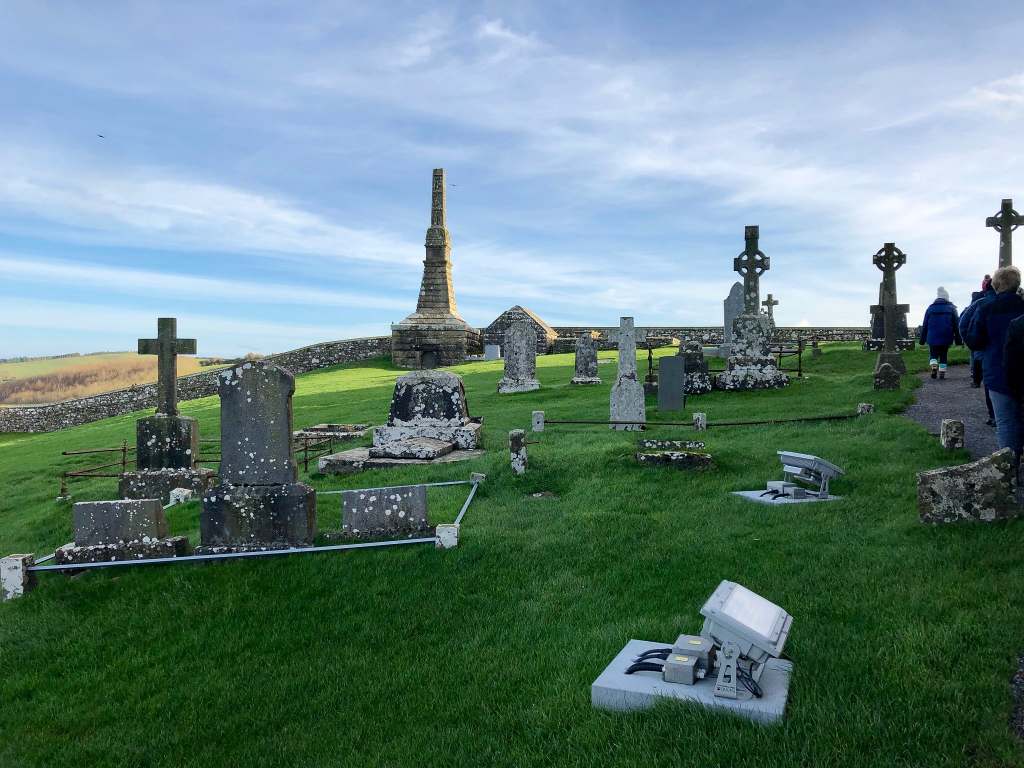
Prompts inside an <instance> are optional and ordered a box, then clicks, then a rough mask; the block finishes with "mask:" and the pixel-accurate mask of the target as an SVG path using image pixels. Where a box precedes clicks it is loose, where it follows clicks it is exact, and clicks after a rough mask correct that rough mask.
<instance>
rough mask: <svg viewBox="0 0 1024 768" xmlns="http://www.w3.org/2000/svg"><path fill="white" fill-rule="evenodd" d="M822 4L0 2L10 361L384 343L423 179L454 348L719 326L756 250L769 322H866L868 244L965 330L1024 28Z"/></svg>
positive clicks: (916, 299)
mask: <svg viewBox="0 0 1024 768" xmlns="http://www.w3.org/2000/svg"><path fill="white" fill-rule="evenodd" d="M832 6H833V4H828V3H795V2H779V1H777V2H771V3H754V2H744V3H739V2H721V3H693V4H690V3H684V2H673V3H664V4H659V3H629V2H625V3H604V2H586V3H584V2H576V3H562V2H551V1H550V0H549V1H548V2H539V3H528V2H517V3H508V4H498V3H486V2H484V3H465V4H446V5H439V4H434V3H430V2H416V3H386V2H385V3H372V4H371V3H334V2H316V1H315V0H313V1H311V2H304V3H294V4H261V3H251V2H250V3H237V4H235V3H218V2H201V3H189V2H175V3H170V2H165V3H124V4H121V3H114V2H104V3H50V2H44V1H43V0H30V1H28V2H20V1H19V0H8V2H5V3H4V4H3V5H2V6H0V116H2V118H3V119H2V120H0V169H2V170H0V276H2V282H0V357H9V356H13V355H23V354H52V353H61V352H69V351H92V350H108V349H128V348H132V347H133V346H134V340H135V339H136V338H137V337H139V336H151V335H153V334H154V333H155V327H156V321H155V318H156V317H157V316H158V315H174V316H177V317H178V318H179V332H180V333H181V334H183V335H187V336H195V337H197V338H198V339H199V352H200V354H240V353H244V352H248V351H258V352H272V351H279V350H284V349H289V348H292V347H296V346H300V345H303V344H307V343H312V342H315V341H321V340H326V339H334V338H345V337H351V336H361V335H377V334H382V333H387V332H388V325H389V323H391V322H393V321H397V320H400V319H401V318H402V317H403V316H405V315H406V314H408V313H409V312H411V311H412V310H413V308H414V307H415V303H416V295H417V289H418V284H419V278H420V269H421V266H420V262H421V260H422V258H423V236H424V232H425V229H426V227H427V224H428V222H429V199H430V175H431V169H432V168H434V167H444V168H446V169H447V171H448V181H449V184H450V187H449V194H448V208H449V211H448V224H449V228H450V229H451V231H452V239H453V261H454V264H455V285H456V293H457V296H458V301H459V308H460V311H461V312H462V314H463V316H464V317H465V318H466V319H467V320H468V321H470V322H471V323H474V324H477V325H485V324H487V323H488V322H490V321H491V320H492V319H493V318H494V317H495V316H497V315H498V314H499V313H500V312H501V311H502V310H504V309H506V308H507V307H509V306H511V305H513V304H523V305H525V306H527V307H530V308H531V309H533V310H534V311H536V312H537V313H538V314H540V315H541V316H542V317H543V318H545V319H546V320H547V321H548V322H550V323H552V324H554V325H560V324H583V323H593V324H604V325H612V324H615V323H616V321H617V318H618V317H619V316H620V315H624V314H631V315H633V316H635V318H636V322H637V324H638V325H662V324H708V325H710V324H714V323H716V322H718V323H720V322H721V302H722V298H723V297H724V296H725V294H726V293H727V292H728V290H729V286H730V285H731V283H732V282H733V281H734V280H735V279H736V276H735V274H734V273H732V272H731V266H732V258H733V257H734V256H735V255H736V254H737V253H738V252H739V251H741V250H742V248H743V227H744V225H746V224H759V225H760V227H761V246H762V249H763V250H764V251H765V252H766V253H767V254H768V255H769V256H770V257H771V259H772V269H771V271H770V272H769V273H768V274H767V275H766V277H765V278H764V280H763V282H762V294H763V293H767V292H768V291H771V292H772V293H773V294H774V295H775V296H777V297H778V298H779V300H780V302H781V303H780V305H779V306H778V307H777V308H776V317H777V320H778V322H780V323H781V324H787V325H796V324H812V325H841V324H855V325H864V324H866V322H867V307H868V305H869V304H870V303H872V302H873V301H874V300H875V299H876V298H877V291H878V282H879V279H880V274H879V273H878V271H877V270H876V269H874V267H872V266H871V254H872V253H873V252H874V251H875V250H877V249H878V248H879V247H880V246H881V245H882V243H883V242H885V241H889V240H892V241H895V242H896V243H897V245H899V246H900V247H901V248H903V250H905V251H906V252H907V254H908V257H909V261H908V264H907V266H906V267H905V268H904V269H903V270H901V271H900V273H899V277H898V282H899V290H900V295H901V300H903V301H909V302H910V303H911V306H912V314H913V315H914V318H915V319H916V317H917V316H918V315H920V314H922V313H923V311H924V307H925V305H926V304H927V303H928V302H929V301H930V300H931V299H932V298H933V297H934V295H935V288H936V286H938V285H940V284H941V285H944V286H945V287H946V288H948V289H949V290H950V292H951V294H952V295H953V299H954V301H957V302H958V303H960V304H961V305H963V304H964V303H965V302H966V301H967V299H968V298H969V292H970V291H971V290H973V289H975V286H976V284H977V283H978V282H979V280H980V277H981V275H982V273H984V272H986V271H991V270H992V269H993V268H994V264H995V261H996V254H997V242H998V241H997V236H996V235H995V234H994V233H993V232H992V231H991V230H987V229H986V228H985V226H984V220H985V217H986V216H988V215H991V214H992V213H994V212H995V211H996V210H997V209H998V207H999V202H1000V199H1001V198H1002V197H1012V196H1015V195H1016V197H1017V198H1019V203H1018V208H1022V207H1024V173H1022V171H1024V162H1022V161H1021V159H1019V158H1020V151H1019V150H1020V143H1021V136H1022V135H1024V131H1022V130H1021V129H1022V127H1024V59H1022V58H1021V55H1020V50H1021V41H1022V40H1024V7H1021V8H1019V9H1015V8H1014V6H1013V5H1012V4H1011V5H1008V6H1003V7H1002V9H1001V11H1000V12H999V13H985V12H982V11H980V10H979V9H978V6H977V5H976V4H969V3H960V4H943V3H935V2H929V3H899V4H891V3H879V4H872V3H843V4H839V3H836V4H834V7H832ZM895 6H898V7H895ZM1007 14H1009V15H1007ZM97 134H102V135H103V136H104V137H105V138H99V137H98V136H97ZM1022 235H1024V233H1022ZM1018 250H1019V251H1020V252H1021V253H1022V257H1021V259H1024V240H1022V241H1021V242H1020V243H1019V245H1018Z"/></svg>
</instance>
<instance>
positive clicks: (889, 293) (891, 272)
mask: <svg viewBox="0 0 1024 768" xmlns="http://www.w3.org/2000/svg"><path fill="white" fill-rule="evenodd" d="M871 262H872V263H873V264H874V265H875V266H876V267H878V268H879V269H880V270H882V311H883V312H884V313H885V314H884V315H883V317H884V318H885V346H884V347H883V349H884V350H885V351H886V352H895V351H896V313H897V312H898V311H899V310H900V307H899V306H898V305H897V304H896V270H897V269H899V268H900V267H902V266H903V265H904V264H906V263H907V254H905V253H904V252H903V251H901V250H900V249H899V248H897V247H896V243H886V244H885V245H883V246H882V247H881V248H880V249H879V250H878V251H877V252H876V253H875V255H874V256H872V257H871ZM907 309H908V310H909V307H908V308H907Z"/></svg>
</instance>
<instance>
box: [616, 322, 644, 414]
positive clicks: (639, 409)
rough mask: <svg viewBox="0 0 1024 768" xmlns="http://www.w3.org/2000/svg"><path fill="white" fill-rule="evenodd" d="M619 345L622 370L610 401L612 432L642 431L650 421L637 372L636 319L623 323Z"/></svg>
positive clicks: (621, 323) (620, 324) (617, 336)
mask: <svg viewBox="0 0 1024 768" xmlns="http://www.w3.org/2000/svg"><path fill="white" fill-rule="evenodd" d="M615 336H616V340H617V342H618V345H619V370H618V374H617V375H616V377H615V384H613V385H612V392H611V398H610V401H609V405H610V409H609V410H610V415H609V421H612V422H620V423H617V424H616V423H613V424H612V425H611V428H612V429H617V430H626V431H632V430H641V429H643V425H644V424H645V423H646V421H647V404H646V402H645V400H644V388H643V385H642V384H641V383H640V380H639V379H638V378H637V372H636V341H637V336H636V330H635V329H634V327H633V318H632V317H623V318H621V319H620V320H619V330H618V332H617V333H616V334H615Z"/></svg>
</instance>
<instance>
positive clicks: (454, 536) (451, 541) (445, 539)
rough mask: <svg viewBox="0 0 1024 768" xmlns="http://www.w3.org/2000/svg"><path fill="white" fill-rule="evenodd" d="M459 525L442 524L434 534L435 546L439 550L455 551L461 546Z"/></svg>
mask: <svg viewBox="0 0 1024 768" xmlns="http://www.w3.org/2000/svg"><path fill="white" fill-rule="evenodd" d="M459 527H460V526H459V524H458V523H441V524H440V525H438V526H437V529H436V530H435V532H434V546H436V547H437V548H438V549H455V547H457V546H459Z"/></svg>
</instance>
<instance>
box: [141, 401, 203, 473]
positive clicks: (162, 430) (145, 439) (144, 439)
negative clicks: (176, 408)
mask: <svg viewBox="0 0 1024 768" xmlns="http://www.w3.org/2000/svg"><path fill="white" fill-rule="evenodd" d="M198 458H199V425H198V422H197V421H196V420H195V419H193V418H191V417H189V416H165V415H164V414H162V413H158V414H156V415H155V416H147V417H146V418H144V419H139V420H138V421H136V422H135V466H136V468H137V469H139V470H157V469H191V468H192V467H193V466H194V465H195V463H196V460H197V459H198Z"/></svg>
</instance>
